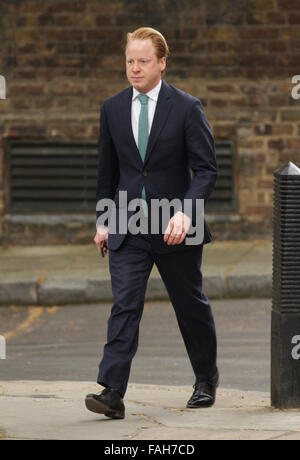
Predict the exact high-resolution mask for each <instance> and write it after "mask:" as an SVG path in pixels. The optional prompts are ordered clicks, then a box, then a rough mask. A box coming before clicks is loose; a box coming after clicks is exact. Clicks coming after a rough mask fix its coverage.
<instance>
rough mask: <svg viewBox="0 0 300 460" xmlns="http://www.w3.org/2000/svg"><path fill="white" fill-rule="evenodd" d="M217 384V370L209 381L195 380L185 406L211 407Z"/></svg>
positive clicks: (193, 407)
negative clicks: (192, 390)
mask: <svg viewBox="0 0 300 460" xmlns="http://www.w3.org/2000/svg"><path fill="white" fill-rule="evenodd" d="M218 385H219V372H218V371H217V373H216V375H215V376H214V378H213V379H212V380H211V381H209V382H196V383H195V385H193V388H195V390H194V393H193V394H192V396H191V398H190V399H189V401H188V403H187V405H186V407H188V408H190V409H196V408H198V407H211V406H212V405H213V404H214V403H215V400H216V390H217V387H218Z"/></svg>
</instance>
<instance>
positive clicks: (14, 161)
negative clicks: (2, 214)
mask: <svg viewBox="0 0 300 460" xmlns="http://www.w3.org/2000/svg"><path fill="white" fill-rule="evenodd" d="M97 158H98V153H97V144H96V143H95V142H94V143H83V142H80V143H78V142H67V143H63V142H59V143H58V142H55V143H49V142H20V141H19V142H12V143H11V144H10V146H9V156H8V163H9V164H8V167H9V176H10V187H9V189H10V211H11V212H17V213H23V212H41V211H42V212H68V211H79V212H83V211H89V212H90V211H93V210H94V209H95V190H96V182H97Z"/></svg>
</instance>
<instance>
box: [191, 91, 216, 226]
mask: <svg viewBox="0 0 300 460" xmlns="http://www.w3.org/2000/svg"><path fill="white" fill-rule="evenodd" d="M185 142H186V150H187V160H188V165H189V168H190V169H191V171H192V172H193V177H192V179H191V183H190V187H189V188H188V190H187V192H186V194H185V196H184V199H191V200H192V215H190V217H191V218H192V221H193V224H194V225H195V222H196V220H195V216H196V199H197V198H198V199H199V198H202V199H204V203H206V201H207V199H208V197H209V195H210V194H211V193H212V191H213V189H214V187H215V183H216V180H217V175H218V167H217V161H216V152H215V143H214V138H213V134H212V131H211V128H210V126H209V123H208V121H207V119H206V116H205V114H204V111H203V106H202V103H201V102H200V100H199V99H197V100H196V101H195V102H194V103H193V104H192V106H191V108H190V109H189V111H188V113H187V115H186V120H185Z"/></svg>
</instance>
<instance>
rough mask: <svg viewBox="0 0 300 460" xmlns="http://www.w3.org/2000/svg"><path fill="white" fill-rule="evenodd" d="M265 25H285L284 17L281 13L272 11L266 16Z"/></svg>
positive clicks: (283, 13)
mask: <svg viewBox="0 0 300 460" xmlns="http://www.w3.org/2000/svg"><path fill="white" fill-rule="evenodd" d="M266 23H267V24H285V23H286V15H285V12H283V11H272V12H271V13H267V15H266Z"/></svg>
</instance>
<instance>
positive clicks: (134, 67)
mask: <svg viewBox="0 0 300 460" xmlns="http://www.w3.org/2000/svg"><path fill="white" fill-rule="evenodd" d="M139 70H140V66H139V64H138V63H137V62H135V63H134V64H133V71H134V72H138V71H139Z"/></svg>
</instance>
